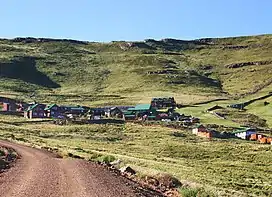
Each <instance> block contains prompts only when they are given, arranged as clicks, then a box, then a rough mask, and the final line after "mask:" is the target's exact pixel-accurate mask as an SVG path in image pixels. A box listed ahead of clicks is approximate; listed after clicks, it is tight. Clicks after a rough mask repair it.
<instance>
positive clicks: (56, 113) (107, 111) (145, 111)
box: [0, 97, 198, 124]
mask: <svg viewBox="0 0 272 197" xmlns="http://www.w3.org/2000/svg"><path fill="white" fill-rule="evenodd" d="M11 106H12V107H11ZM176 107H177V104H176V101H175V99H174V98H173V97H163V98H153V99H152V100H151V102H150V103H149V104H139V105H136V106H115V107H101V108H91V107H86V106H79V105H77V106H63V105H57V104H50V105H45V104H41V103H31V104H26V103H22V104H18V103H16V102H11V101H9V102H2V103H0V110H1V111H6V112H7V111H16V112H21V113H23V114H24V117H25V118H29V119H31V118H74V117H77V116H86V117H89V118H90V119H92V120H98V119H101V118H102V117H107V118H110V117H111V118H119V119H124V120H126V121H130V120H143V121H145V120H160V121H174V120H176V121H179V120H183V121H187V122H188V124H189V123H193V122H195V121H198V119H196V118H192V117H190V116H184V115H180V114H179V113H177V112H176V111H175V108H176Z"/></svg>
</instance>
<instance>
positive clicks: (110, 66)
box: [0, 35, 272, 105]
mask: <svg viewBox="0 0 272 197" xmlns="http://www.w3.org/2000/svg"><path fill="white" fill-rule="evenodd" d="M271 55H272V35H261V36H249V37H236V38H207V39H199V40H192V41H182V40H175V39H163V40H160V41H156V40H152V39H148V40H145V41H143V42H125V41H118V42H111V43H95V42H81V41H75V40H53V39H35V38H16V39H13V40H7V39H2V40H0V68H1V70H0V76H1V78H0V82H1V83H0V88H1V91H2V94H13V95H16V96H17V97H24V98H27V96H28V95H31V94H32V95H33V93H35V95H36V99H37V100H48V101H58V100H59V99H61V100H62V101H64V100H65V101H67V102H85V103H93V104H97V105H99V104H102V103H103V104H117V103H118V104H133V103H138V102H146V101H149V100H150V98H151V97H152V96H167V95H174V96H175V97H176V98H177V100H178V101H179V102H181V103H194V102H195V103H197V102H201V101H206V100H212V99H216V98H241V97H244V96H246V95H249V94H255V93H258V92H261V91H266V92H268V91H270V90H272V85H271V84H272V80H271V72H272V70H271V69H270V68H271V66H272V57H271Z"/></svg>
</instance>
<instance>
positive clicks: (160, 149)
mask: <svg viewBox="0 0 272 197" xmlns="http://www.w3.org/2000/svg"><path fill="white" fill-rule="evenodd" d="M0 136H1V138H7V139H10V140H15V141H17V142H21V143H27V144H30V145H36V146H38V147H51V149H55V150H58V151H60V152H61V153H63V154H65V155H74V156H75V155H78V156H81V157H84V158H86V159H91V160H100V159H101V158H102V157H103V156H107V155H110V156H113V157H115V158H118V159H120V160H121V161H122V162H123V164H128V165H130V166H131V167H132V168H134V169H136V170H137V171H138V172H139V173H142V174H148V175H157V174H160V173H170V174H172V175H174V176H175V177H177V178H178V179H179V180H180V181H181V183H182V185H183V186H186V185H187V186H190V187H193V188H195V187H196V188H202V189H203V188H204V190H206V191H207V192H208V193H214V194H215V195H216V196H254V195H258V196H270V195H271V184H272V182H271V178H272V177H271V173H269V172H271V170H272V169H271V167H272V166H271V165H270V162H269V161H271V159H272V158H271V146H269V145H263V144H259V143H257V142H249V141H245V140H238V139H228V140H226V139H225V140H224V139H212V140H208V139H205V138H200V137H197V136H194V135H192V134H191V133H190V132H188V131H186V130H175V129H170V128H162V127H160V126H149V127H145V126H141V125H135V124H125V125H65V126H59V125H54V124H49V123H48V122H42V121H39V120H25V119H24V118H22V117H13V116H3V115H1V116H0Z"/></svg>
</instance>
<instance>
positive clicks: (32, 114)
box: [24, 104, 46, 119]
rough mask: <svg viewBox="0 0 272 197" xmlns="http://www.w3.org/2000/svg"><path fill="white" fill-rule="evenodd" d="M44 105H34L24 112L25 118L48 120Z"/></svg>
mask: <svg viewBox="0 0 272 197" xmlns="http://www.w3.org/2000/svg"><path fill="white" fill-rule="evenodd" d="M45 107H46V106H45V105H44V104H32V105H30V106H29V107H28V108H27V109H26V111H25V112H24V117H25V118H30V119H31V118H46V113H45V111H44V109H45Z"/></svg>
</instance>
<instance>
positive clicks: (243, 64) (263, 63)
mask: <svg viewBox="0 0 272 197" xmlns="http://www.w3.org/2000/svg"><path fill="white" fill-rule="evenodd" d="M267 64H272V61H271V60H267V61H255V62H241V63H234V64H228V65H226V66H225V67H226V68H241V67H245V66H260V65H267Z"/></svg>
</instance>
